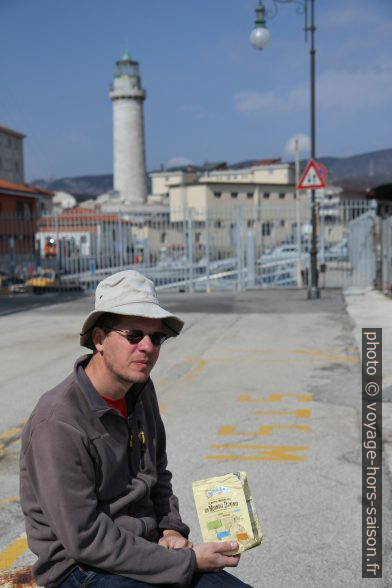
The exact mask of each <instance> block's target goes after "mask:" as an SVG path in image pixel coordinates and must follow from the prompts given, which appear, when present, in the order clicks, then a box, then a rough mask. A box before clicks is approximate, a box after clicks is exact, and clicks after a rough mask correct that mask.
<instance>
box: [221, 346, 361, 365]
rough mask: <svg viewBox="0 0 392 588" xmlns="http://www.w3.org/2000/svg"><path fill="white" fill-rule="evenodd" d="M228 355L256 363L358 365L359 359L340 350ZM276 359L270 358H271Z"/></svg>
mask: <svg viewBox="0 0 392 588" xmlns="http://www.w3.org/2000/svg"><path fill="white" fill-rule="evenodd" d="M226 351H227V352H228V353H230V352H233V353H234V352H235V355H236V357H237V358H241V359H250V360H253V359H255V358H257V361H258V362H261V363H281V362H284V363H292V362H294V363H300V362H309V361H323V362H328V363H331V362H333V363H359V361H360V357H359V356H358V355H357V354H355V355H350V354H349V353H348V351H346V350H345V349H342V353H339V350H336V351H335V352H334V353H331V350H330V349H325V350H324V349H264V348H259V349H255V348H252V349H244V348H242V349H241V350H238V349H235V350H234V349H233V350H232V349H227V350H226ZM274 355H275V356H277V357H271V356H274ZM293 355H294V356H301V355H302V356H303V357H290V356H293ZM213 361H214V362H216V363H227V362H232V361H233V357H232V356H231V355H220V356H218V355H217V356H215V357H214V358H213Z"/></svg>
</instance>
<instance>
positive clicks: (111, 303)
mask: <svg viewBox="0 0 392 588" xmlns="http://www.w3.org/2000/svg"><path fill="white" fill-rule="evenodd" d="M105 312H111V313H113V314H120V315H125V316H138V317H143V318H153V319H162V323H163V325H164V326H165V327H167V328H168V332H169V333H170V334H171V336H173V337H176V336H177V335H179V334H180V332H181V329H182V327H183V326H184V322H183V321H182V320H181V319H179V318H178V317H176V316H174V315H173V314H171V313H170V312H169V311H168V310H165V309H164V308H162V307H161V306H160V304H159V301H158V298H157V295H156V292H155V287H154V284H153V282H152V281H151V280H149V279H148V278H146V277H145V276H143V275H142V274H140V273H139V272H136V271H134V270H126V271H123V272H118V273H117V274H113V275H112V276H109V277H107V278H105V279H104V280H102V282H99V284H98V286H97V289H96V292H95V310H93V311H92V312H90V314H89V315H88V316H87V318H86V320H85V321H84V323H83V327H82V331H81V333H80V345H82V347H88V348H89V349H94V345H93V342H92V338H91V334H92V330H93V328H94V325H95V323H96V322H97V320H98V319H99V317H100V316H101V315H103V314H105Z"/></svg>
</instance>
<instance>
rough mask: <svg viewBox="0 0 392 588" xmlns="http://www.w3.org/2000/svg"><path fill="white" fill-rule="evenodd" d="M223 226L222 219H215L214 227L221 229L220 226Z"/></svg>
mask: <svg viewBox="0 0 392 588" xmlns="http://www.w3.org/2000/svg"><path fill="white" fill-rule="evenodd" d="M221 226H222V223H221V221H220V220H217V221H215V222H214V227H215V228H216V229H220V228H221Z"/></svg>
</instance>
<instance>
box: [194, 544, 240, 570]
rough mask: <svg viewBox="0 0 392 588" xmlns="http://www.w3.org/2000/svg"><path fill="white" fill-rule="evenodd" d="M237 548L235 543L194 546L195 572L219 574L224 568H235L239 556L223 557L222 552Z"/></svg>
mask: <svg viewBox="0 0 392 588" xmlns="http://www.w3.org/2000/svg"><path fill="white" fill-rule="evenodd" d="M237 548H238V543H237V542H236V541H233V542H228V541H225V542H224V543H200V544H199V545H195V546H194V548H193V551H194V552H195V554H196V571H197V572H220V571H221V570H223V568H225V567H236V566H238V562H239V561H240V556H239V555H223V553H224V552H227V551H234V550H235V549H237Z"/></svg>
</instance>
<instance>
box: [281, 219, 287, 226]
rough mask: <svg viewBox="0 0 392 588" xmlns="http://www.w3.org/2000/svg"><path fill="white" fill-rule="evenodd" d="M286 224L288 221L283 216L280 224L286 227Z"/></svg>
mask: <svg viewBox="0 0 392 588" xmlns="http://www.w3.org/2000/svg"><path fill="white" fill-rule="evenodd" d="M285 224H286V223H285V221H284V219H283V218H282V220H281V221H280V226H281V227H284V226H285Z"/></svg>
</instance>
